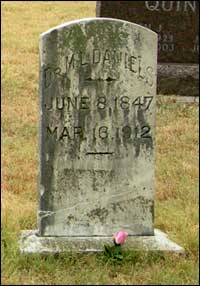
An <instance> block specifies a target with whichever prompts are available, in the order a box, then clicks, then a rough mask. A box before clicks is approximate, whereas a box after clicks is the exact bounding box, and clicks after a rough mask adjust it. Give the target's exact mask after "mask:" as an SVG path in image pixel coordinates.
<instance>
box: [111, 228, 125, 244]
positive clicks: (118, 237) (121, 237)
mask: <svg viewBox="0 0 200 286" xmlns="http://www.w3.org/2000/svg"><path fill="white" fill-rule="evenodd" d="M127 236H128V233H127V232H125V231H122V230H119V231H117V232H116V233H115V234H114V235H113V240H114V243H115V244H117V245H119V244H123V243H124V242H125V239H126V238H127Z"/></svg>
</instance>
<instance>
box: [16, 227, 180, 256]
mask: <svg viewBox="0 0 200 286" xmlns="http://www.w3.org/2000/svg"><path fill="white" fill-rule="evenodd" d="M37 233H38V232H37V230H25V231H22V235H21V239H20V250H21V252H22V253H25V254H30V253H40V254H56V253H60V252H68V251H72V252H100V251H103V250H104V245H105V244H107V245H110V246H112V245H113V242H112V238H111V237H104V236H101V237H95V236H94V237H41V236H38V234H37ZM122 247H123V248H124V249H130V250H141V251H172V252H176V253H184V249H183V248H182V247H181V246H179V245H178V244H176V243H174V242H172V241H171V240H169V238H168V237H167V235H166V234H165V233H164V232H162V231H160V230H158V229H155V235H154V236H128V238H127V239H126V243H125V244H124V245H123V246H122Z"/></svg>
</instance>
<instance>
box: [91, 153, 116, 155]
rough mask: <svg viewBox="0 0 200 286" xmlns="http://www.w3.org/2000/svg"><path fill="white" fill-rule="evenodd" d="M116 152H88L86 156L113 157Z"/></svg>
mask: <svg viewBox="0 0 200 286" xmlns="http://www.w3.org/2000/svg"><path fill="white" fill-rule="evenodd" d="M112 154H114V152H87V153H86V155H112Z"/></svg>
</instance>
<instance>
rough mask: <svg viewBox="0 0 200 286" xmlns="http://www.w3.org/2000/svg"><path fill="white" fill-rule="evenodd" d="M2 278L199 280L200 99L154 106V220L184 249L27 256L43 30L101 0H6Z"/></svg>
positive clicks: (90, 10) (90, 11) (89, 10)
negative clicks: (23, 238) (117, 255)
mask: <svg viewBox="0 0 200 286" xmlns="http://www.w3.org/2000/svg"><path fill="white" fill-rule="evenodd" d="M1 5H2V151H3V152H2V166H3V168H2V244H1V247H2V284H3V285H17V284H18V285H25V284H27V285H28V284H31V285H39V284H42V285H67V284H68V285H70V284H72V285H84V284H86V285H90V284H91V285H92V284H95V285H98V284H99V285H103V284H105V285H106V284H107V285H110V284H112V285H115V284H116V285H127V284H131V285H145V284H146V285H170V284H172V285H192V284H194V285H198V249H199V246H198V222H199V217H198V132H199V130H198V120H197V116H198V106H197V104H183V103H178V102H176V97H175V96H169V97H168V96H165V97H162V96H160V97H159V98H158V101H157V113H156V117H157V118H156V119H157V120H156V121H157V127H156V145H157V149H156V150H157V153H156V198H155V199H156V203H155V227H156V228H160V229H161V230H163V231H165V232H167V233H168V235H169V236H170V238H171V239H172V240H174V241H175V242H177V243H179V244H180V245H181V246H183V247H184V248H185V249H186V254H185V255H175V254H164V255H163V254H159V253H158V254H152V253H149V254H147V253H135V252H130V251H129V252H128V251H127V252H125V253H124V257H123V260H122V261H121V263H118V262H117V261H116V260H115V259H111V258H110V257H109V256H106V255H104V254H88V255H83V254H68V255H61V256H58V257H55V256H49V257H40V256H38V255H33V256H23V255H21V254H20V253H19V249H18V244H17V243H18V239H19V235H20V231H21V230H22V229H35V228H37V217H36V215H37V199H38V198H37V174H38V153H37V150H38V38H39V34H40V33H42V32H44V31H46V30H48V29H49V28H51V27H53V26H56V25H59V24H61V23H63V22H65V21H70V20H74V19H78V18H86V17H94V16H95V2H87V1H66V2H65V1H64V2H61V1H43V2H42V1H29V2H27V1H18V2H14V1H7V2H6V1H2V2H1Z"/></svg>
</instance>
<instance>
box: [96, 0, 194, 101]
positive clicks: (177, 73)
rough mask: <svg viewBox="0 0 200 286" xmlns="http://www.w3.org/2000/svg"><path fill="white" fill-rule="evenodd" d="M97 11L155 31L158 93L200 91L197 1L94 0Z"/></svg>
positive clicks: (98, 15) (190, 93)
mask: <svg viewBox="0 0 200 286" xmlns="http://www.w3.org/2000/svg"><path fill="white" fill-rule="evenodd" d="M96 15H97V17H109V18H117V19H122V20H126V21H130V22H134V23H137V24H139V25H142V26H145V27H147V28H149V29H152V30H153V31H155V32H156V33H158V92H159V93H162V94H165V93H166V94H174V93H175V94H180V95H192V96H195V95H198V94H199V84H198V83H199V66H198V63H199V2H198V1H97V4H96Z"/></svg>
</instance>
